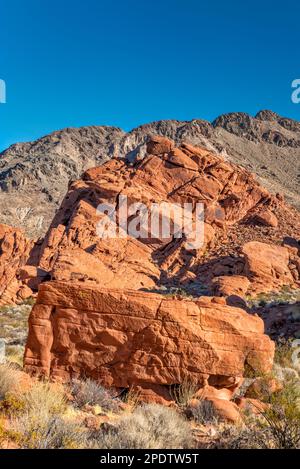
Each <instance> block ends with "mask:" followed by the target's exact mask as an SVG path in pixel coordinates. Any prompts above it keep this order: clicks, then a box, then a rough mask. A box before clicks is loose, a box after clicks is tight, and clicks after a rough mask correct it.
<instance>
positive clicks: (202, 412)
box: [185, 399, 219, 425]
mask: <svg viewBox="0 0 300 469" xmlns="http://www.w3.org/2000/svg"><path fill="white" fill-rule="evenodd" d="M185 414H186V416H187V417H188V418H190V419H192V420H194V421H195V422H196V423H198V424H200V425H206V424H209V423H214V424H216V423H217V422H218V420H219V418H218V415H217V413H216V411H215V408H214V406H213V404H212V402H211V401H208V400H206V399H201V400H199V401H198V403H197V404H196V403H195V404H193V405H191V406H188V407H187V408H186V410H185Z"/></svg>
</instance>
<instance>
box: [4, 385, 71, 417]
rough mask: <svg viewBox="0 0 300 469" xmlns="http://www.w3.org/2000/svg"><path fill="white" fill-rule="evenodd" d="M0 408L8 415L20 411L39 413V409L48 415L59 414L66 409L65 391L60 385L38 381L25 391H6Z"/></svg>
mask: <svg viewBox="0 0 300 469" xmlns="http://www.w3.org/2000/svg"><path fill="white" fill-rule="evenodd" d="M0 408H1V410H2V411H3V412H5V413H6V414H8V415H14V414H18V413H20V412H31V413H32V414H39V413H40V412H41V410H42V411H43V412H48V413H49V414H50V415H53V414H59V413H63V412H64V411H65V409H66V398H65V392H64V389H63V387H62V386H59V385H55V384H50V383H47V382H41V381H39V382H36V383H34V385H33V386H32V387H31V388H30V389H29V390H27V391H25V392H21V391H20V390H16V391H11V392H7V393H6V395H5V398H4V399H3V400H2V401H1V403H0Z"/></svg>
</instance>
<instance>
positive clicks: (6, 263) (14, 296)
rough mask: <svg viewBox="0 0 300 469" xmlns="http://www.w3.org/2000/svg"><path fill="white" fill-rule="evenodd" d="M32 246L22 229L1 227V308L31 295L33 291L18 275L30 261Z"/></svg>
mask: <svg viewBox="0 0 300 469" xmlns="http://www.w3.org/2000/svg"><path fill="white" fill-rule="evenodd" d="M32 244H33V243H32V242H31V241H29V240H27V239H26V237H25V236H24V234H23V232H22V231H21V230H20V229H15V228H12V227H10V226H7V225H0V306H2V305H5V304H11V303H13V302H14V301H16V300H20V301H22V300H24V299H26V298H27V297H28V296H30V295H31V293H32V291H31V290H30V288H27V287H26V285H24V284H23V283H22V281H19V280H18V278H17V273H18V270H19V268H20V267H21V266H23V265H25V264H26V262H27V261H28V257H29V253H30V251H31V249H32Z"/></svg>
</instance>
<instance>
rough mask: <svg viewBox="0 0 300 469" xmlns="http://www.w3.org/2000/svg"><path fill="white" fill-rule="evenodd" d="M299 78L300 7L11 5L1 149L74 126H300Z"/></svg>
mask: <svg viewBox="0 0 300 469" xmlns="http://www.w3.org/2000/svg"><path fill="white" fill-rule="evenodd" d="M296 78H300V4H299V0H298V1H289V0H285V1H283V2H277V1H264V0H260V1H258V0H251V1H248V2H242V1H230V0H227V1H218V0H214V1H210V2H208V1H203V2H202V1H197V0H185V1H184V0H126V1H125V0H124V1H121V0H114V1H108V0H106V1H102V0H84V1H78V0H43V1H41V0H26V1H25V0H0V79H3V80H5V81H6V84H7V103H6V104H0V149H3V148H5V147H6V146H8V145H9V144H10V143H13V142H16V141H24V140H32V139H35V138H37V137H39V136H42V135H43V134H46V133H48V132H51V131H53V130H56V129H60V128H63V127H68V126H82V125H91V124H96V125H101V124H106V125H116V126H120V127H122V128H124V129H126V130H128V129H130V128H132V127H134V126H137V125H139V124H142V123H145V122H149V121H153V120H158V119H168V118H175V119H182V120H186V119H193V118H204V119H208V120H212V119H214V118H215V117H216V116H217V115H219V114H221V113H225V112H231V111H245V112H248V113H250V114H255V113H256V112H257V111H258V110H260V109H264V108H271V109H273V110H274V111H276V112H278V113H280V114H283V115H287V116H289V117H293V118H295V119H299V120H300V104H298V105H295V104H292V102H291V98H290V96H291V82H292V80H293V79H296Z"/></svg>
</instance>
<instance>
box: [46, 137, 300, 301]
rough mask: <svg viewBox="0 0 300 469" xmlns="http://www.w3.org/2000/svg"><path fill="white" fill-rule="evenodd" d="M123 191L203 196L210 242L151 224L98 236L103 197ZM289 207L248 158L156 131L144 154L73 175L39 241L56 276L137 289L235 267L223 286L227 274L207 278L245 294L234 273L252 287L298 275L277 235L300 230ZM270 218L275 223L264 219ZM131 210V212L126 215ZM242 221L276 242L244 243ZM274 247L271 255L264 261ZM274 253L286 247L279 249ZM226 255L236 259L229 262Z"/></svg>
mask: <svg viewBox="0 0 300 469" xmlns="http://www.w3.org/2000/svg"><path fill="white" fill-rule="evenodd" d="M122 196H127V198H128V201H129V203H140V202H142V203H144V204H145V205H146V206H147V207H150V206H152V204H153V203H162V202H166V203H171V204H181V205H182V204H184V203H191V204H193V206H195V204H196V203H198V202H202V203H203V204H204V207H205V224H204V243H203V246H202V247H201V248H199V249H194V250H188V249H186V245H185V240H183V239H176V238H174V237H172V236H170V238H168V239H162V238H161V237H159V236H157V237H156V238H153V237H149V233H148V231H147V230H146V232H145V230H144V232H142V231H141V237H140V238H139V239H134V238H133V237H130V236H129V237H127V238H124V239H120V238H119V239H101V238H100V237H99V236H98V235H97V232H96V227H97V223H98V222H99V219H100V218H99V215H97V213H96V207H97V206H98V205H99V204H103V203H109V204H111V205H112V207H115V208H117V207H118V206H119V204H120V200H121V197H122ZM289 210H290V209H289V208H288V207H286V206H285V205H284V202H283V201H282V200H280V199H278V198H276V197H275V196H272V195H270V194H269V193H268V192H267V191H266V190H265V189H263V188H262V187H261V186H260V185H259V184H258V183H257V182H256V180H255V177H254V176H253V175H251V174H250V173H249V172H247V171H246V170H244V169H242V168H241V167H238V166H236V165H233V164H231V163H229V162H227V161H224V160H223V159H222V158H221V157H219V156H217V155H214V154H212V153H210V152H208V151H207V150H203V149H201V148H194V147H192V146H191V145H186V144H182V145H181V147H180V148H175V147H174V144H173V143H172V142H171V141H170V140H168V139H166V138H161V137H153V139H152V140H151V141H150V142H149V144H148V156H146V157H145V159H144V160H143V161H142V162H138V163H136V164H134V165H128V164H127V163H126V162H125V161H123V160H119V159H113V160H111V161H109V162H107V163H105V164H104V165H103V166H101V167H98V168H93V169H90V170H88V171H87V172H86V173H85V174H84V175H83V177H82V179H81V180H79V181H76V182H74V183H72V184H71V185H70V188H69V192H68V194H67V195H66V197H65V199H64V201H63V203H62V206H61V208H60V210H59V211H58V213H57V215H56V217H55V218H54V220H53V222H52V224H51V227H50V229H49V231H48V233H47V235H46V238H45V240H44V243H43V244H42V246H41V254H40V261H39V268H41V269H42V270H43V271H45V272H48V273H49V274H50V275H51V277H52V279H54V280H62V281H83V282H85V283H88V284H94V285H100V286H104V287H113V288H125V289H126V288H131V289H137V290H138V289H153V288H156V287H157V285H161V284H163V285H172V286H182V285H184V287H187V288H189V287H192V288H193V287H194V286H195V285H197V282H198V284H199V283H205V284H207V285H209V284H210V282H211V280H212V279H213V278H215V277H222V278H224V276H227V277H228V276H230V277H231V279H227V280H226V287H225V286H224V279H223V280H220V279H219V280H217V281H216V282H217V284H220V282H223V286H222V287H220V288H219V289H218V288H216V286H215V285H214V286H213V285H211V288H210V292H216V293H217V294H222V295H226V296H227V295H228V294H229V293H230V291H231V290H232V292H231V293H230V294H238V292H239V290H240V287H237V282H238V283H239V285H240V286H241V284H242V293H243V294H245V293H246V290H248V291H249V292H251V293H257V292H259V291H261V290H262V291H263V289H264V288H266V291H269V290H271V289H273V288H275V289H276V288H280V287H281V286H282V285H284V284H288V285H295V284H296V283H297V282H298V280H299V271H300V270H299V269H300V267H299V266H300V262H298V264H297V262H296V261H295V255H294V254H293V256H294V260H293V262H294V263H293V265H292V264H291V257H293V256H292V255H291V253H288V251H287V250H286V249H285V248H281V247H277V246H276V245H274V243H275V244H278V243H281V242H282V239H283V236H284V235H289V236H290V235H293V236H294V237H295V238H297V235H298V234H299V237H300V225H299V216H298V215H295V212H293V213H292V212H289ZM282 212H286V213H287V214H288V216H287V219H288V218H290V220H291V226H289V225H288V222H287V220H286V219H284V222H282V221H281V220H283V216H282ZM193 216H194V214H193ZM297 217H298V218H297ZM263 218H264V224H265V225H268V226H264V227H263V226H262V224H263V221H262V220H263ZM275 218H276V219H277V218H278V219H279V220H280V223H283V225H282V224H280V223H279V225H278V226H277V227H276V226H275V225H276V223H275ZM127 219H128V220H130V216H129V215H128V217H127ZM194 222H195V217H194ZM285 229H286V231H284V230H285ZM234 230H236V232H237V234H236V235H235V244H234V246H233V251H234V255H235V258H232V255H231V259H227V260H226V259H225V257H224V256H220V255H218V252H219V251H218V250H220V249H223V252H224V251H225V252H226V250H227V251H228V252H229V251H230V249H231V248H232V242H231V238H230V237H231V236H232V233H233V231H234ZM245 230H248V231H247V233H248V238H249V235H250V236H251V237H250V239H255V238H258V240H259V241H260V240H261V237H262V236H261V235H262V234H263V233H264V238H263V240H264V242H268V241H269V240H270V241H271V243H272V246H270V247H269V248H268V247H267V245H266V244H264V245H262V243H257V244H256V245H255V246H254V245H251V244H249V243H248V244H247V243H246V245H245V247H244V248H243V249H241V248H242V245H243V244H244V241H247V239H245V240H243V239H240V240H239V236H240V233H242V234H243V233H244V231H245ZM263 230H265V231H263ZM258 235H259V237H258ZM253 248H254V249H253ZM255 248H257V249H259V253H256V249H255ZM271 253H273V254H272V259H273V260H272V263H273V264H272V265H269V267H267V266H268V264H269V262H270V260H269V256H270V255H271ZM277 253H281V254H280V256H279V257H278V256H277ZM283 253H285V254H283ZM255 256H256V257H257V258H258V257H259V258H260V260H259V263H258V262H255V259H254V258H255ZM276 257H278V259H277V261H275V258H276ZM296 257H297V256H296ZM223 258H224V259H223ZM297 259H300V258H299V256H298V257H297ZM208 260H209V262H208ZM211 261H213V265H211ZM223 261H224V262H223ZM228 262H229V264H232V265H233V267H232V269H231V268H228V265H229V264H228ZM222 263H223V264H222ZM262 264H264V267H262ZM275 264H276V266H275ZM279 264H280V267H279ZM283 264H284V265H283ZM297 266H298V267H297ZM290 268H291V269H293V271H292V270H290ZM278 269H279V270H278ZM267 271H268V272H267ZM236 276H237V277H236ZM241 276H242V277H244V279H242V278H241ZM278 276H279V277H278ZM249 282H250V283H249ZM230 284H231V286H230ZM196 294H197V290H196ZM198 294H200V293H199V292H198Z"/></svg>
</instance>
